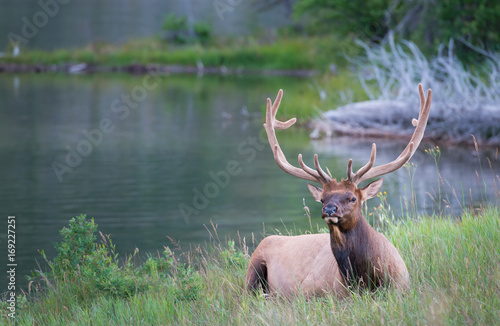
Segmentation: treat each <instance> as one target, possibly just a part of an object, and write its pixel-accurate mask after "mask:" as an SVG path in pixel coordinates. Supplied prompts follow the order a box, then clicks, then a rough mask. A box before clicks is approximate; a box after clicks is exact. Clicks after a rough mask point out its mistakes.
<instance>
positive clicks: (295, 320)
mask: <svg viewBox="0 0 500 326" xmlns="http://www.w3.org/2000/svg"><path fill="white" fill-rule="evenodd" d="M499 215H500V210H499V209H498V208H485V209H482V210H480V211H476V212H473V213H471V212H468V213H464V214H463V216H461V218H460V219H458V220H450V219H439V218H436V217H430V216H427V217H421V218H419V219H418V220H415V221H410V220H409V221H406V222H403V223H401V224H398V225H394V226H390V227H389V229H388V230H387V231H385V233H386V234H387V235H388V238H389V239H390V240H391V241H392V242H393V243H394V244H395V245H396V247H397V248H398V249H399V251H400V253H401V255H402V257H403V259H404V260H405V262H406V264H407V266H408V270H409V271H410V275H411V282H412V288H411V290H410V291H409V293H407V294H406V295H405V296H399V295H398V294H397V293H395V292H394V291H391V290H380V291H379V292H377V293H359V292H357V291H355V292H354V293H353V294H352V296H351V297H350V298H348V299H345V300H339V299H337V298H335V297H334V296H332V295H326V296H324V297H321V298H314V299H310V300H306V299H305V298H303V297H297V298H295V299H294V300H292V301H288V300H284V299H281V298H264V297H262V296H253V295H249V294H247V293H246V292H245V291H244V287H243V285H244V283H243V279H244V275H245V270H246V264H247V263H248V256H247V254H246V252H244V251H245V249H243V251H242V250H238V249H235V248H234V243H231V242H230V243H228V244H220V243H214V244H213V246H211V247H210V248H198V249H197V250H195V251H194V252H191V253H189V254H187V253H184V254H185V255H186V256H188V257H189V258H188V261H189V264H186V265H184V264H182V263H178V262H177V259H176V258H175V254H174V253H172V252H171V251H170V250H168V249H167V250H165V252H164V253H162V254H157V255H154V256H151V257H149V258H148V259H147V260H145V261H144V260H143V262H142V263H137V262H135V263H134V261H136V260H137V258H136V257H133V256H131V257H129V258H128V259H126V260H125V261H124V262H123V261H121V262H118V261H115V257H114V248H113V245H112V243H111V242H110V240H109V239H106V238H105V237H103V238H102V239H101V236H99V238H100V241H97V240H96V237H95V236H94V237H93V239H92V242H94V243H95V242H101V244H99V245H95V244H94V245H92V246H90V247H88V248H87V249H92V251H89V252H88V253H86V254H85V255H83V256H82V257H85V258H84V259H83V260H82V261H79V264H78V267H77V268H76V269H72V265H71V264H72V263H75V262H71V261H70V260H71V259H69V257H77V256H78V253H77V254H75V253H74V252H73V253H71V254H70V251H71V250H70V249H71V248H75V247H76V248H79V247H80V246H81V247H82V248H83V247H84V246H85V241H84V242H78V243H73V246H72V247H67V246H65V245H64V243H66V242H67V241H70V242H71V241H75V239H80V240H77V241H81V239H85V238H86V239H89V238H88V235H89V234H90V233H88V232H87V233H85V232H83V233H80V235H79V236H78V237H74V235H75V234H77V233H71V232H69V231H68V232H69V233H68V232H67V233H66V237H65V235H63V240H64V241H63V242H62V243H61V244H59V245H58V246H59V247H58V252H59V254H58V257H56V258H55V259H54V260H53V261H51V265H52V271H51V272H50V273H47V274H44V275H43V276H42V279H39V280H38V281H37V282H38V283H39V285H36V283H32V284H31V288H30V293H27V294H26V295H25V296H21V297H19V298H18V310H17V312H16V313H17V320H16V321H17V323H18V324H19V325H33V324H35V325H90V324H92V325H125V324H127V325H132V324H140V325H147V324H150V325H168V324H193V323H194V324H214V325H220V324H231V325H232V324H241V325H250V324H252V325H254V324H271V325H275V324H287V325H295V324H300V325H304V324H332V323H334V324H337V323H338V324H370V325H373V324H380V325H382V324H384V325H385V324H411V325H416V324H431V325H436V324H439V325H441V324H498V322H499V320H500V233H499V232H498V230H499V229H500V222H499ZM73 221H75V220H73ZM77 221H78V218H77ZM80 221H81V218H80ZM86 221H87V222H84V223H87V224H81V225H82V226H81V227H76V229H77V230H80V231H82V230H85V229H86V228H87V227H91V225H93V223H90V222H88V220H86ZM85 225H86V226H85ZM71 229H73V230H75V223H74V222H73V226H72V227H70V228H69V229H66V230H71ZM87 229H88V228H87ZM88 230H90V229H88ZM94 231H95V230H94ZM91 233H93V231H92V232H91ZM84 234H86V236H85V235H84ZM68 239H69V240H68ZM71 239H72V240H71ZM87 244H88V243H87ZM94 246H95V247H94ZM65 255H66V256H65ZM5 311H6V310H5V307H4V309H3V311H2V319H3V322H8V321H9V319H8V318H7V317H6V313H5Z"/></svg>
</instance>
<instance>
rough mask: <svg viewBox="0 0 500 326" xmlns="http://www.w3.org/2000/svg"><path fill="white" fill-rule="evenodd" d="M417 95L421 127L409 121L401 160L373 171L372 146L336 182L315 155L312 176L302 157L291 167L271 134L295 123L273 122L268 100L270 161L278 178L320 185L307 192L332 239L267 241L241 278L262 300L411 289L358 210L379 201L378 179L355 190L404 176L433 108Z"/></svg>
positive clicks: (397, 260) (391, 251)
mask: <svg viewBox="0 0 500 326" xmlns="http://www.w3.org/2000/svg"><path fill="white" fill-rule="evenodd" d="M418 91H419V95H420V112H419V116H418V120H417V119H413V120H412V124H413V126H414V127H415V131H414V133H413V135H412V137H411V139H410V141H409V143H408V145H407V146H406V148H405V149H404V150H403V152H402V153H401V154H400V155H399V156H398V158H396V159H395V160H394V161H392V162H390V163H386V164H383V165H380V166H377V167H373V164H374V162H375V156H376V145H375V144H373V145H372V151H371V155H370V160H369V161H368V163H367V164H366V165H364V166H363V167H361V168H360V169H359V170H358V171H357V172H355V173H354V172H353V171H352V159H351V160H349V163H348V164H347V179H342V180H341V181H340V182H337V180H336V179H332V177H330V175H329V174H327V173H325V172H324V171H323V169H322V168H321V166H320V164H319V160H318V156H317V155H316V154H315V155H314V166H315V169H312V168H310V167H308V166H307V165H305V164H304V162H303V160H302V155H301V154H299V157H298V161H299V165H300V167H301V168H297V167H294V166H293V165H291V164H290V163H288V161H287V159H286V158H285V155H284V154H283V151H282V150H281V148H280V146H279V143H278V140H277V138H276V133H275V129H287V128H289V127H290V126H292V125H293V124H294V123H295V121H296V119H295V118H293V119H290V120H288V121H286V122H282V121H278V120H276V112H277V111H278V107H279V105H280V102H281V98H282V96H283V91H282V90H280V91H279V92H278V96H277V97H276V100H275V101H274V103H271V100H270V99H267V110H266V123H265V124H264V128H265V130H266V133H267V137H268V140H269V144H270V146H271V149H272V150H273V154H274V159H275V161H276V163H277V164H278V166H279V167H280V168H281V169H282V170H283V171H285V172H287V173H289V174H291V175H292V176H295V177H298V178H300V179H305V180H308V181H312V182H315V183H318V184H320V185H321V187H322V188H319V187H316V186H314V185H312V184H308V187H309V190H310V192H311V194H312V196H313V198H314V199H315V200H316V201H318V202H321V203H322V206H323V207H322V215H321V216H322V218H323V219H324V220H325V222H326V223H327V225H328V228H329V230H330V234H329V235H328V234H309V235H300V236H269V237H267V238H265V239H264V240H262V241H261V243H260V244H259V245H258V246H257V248H256V249H255V251H254V253H253V254H252V257H251V258H250V264H249V266H248V270H247V273H246V277H245V281H246V286H247V289H248V290H250V291H255V290H257V289H258V287H259V286H262V289H263V291H264V292H265V293H268V294H281V295H285V296H288V295H293V294H297V293H300V292H302V293H303V294H304V295H306V296H310V295H315V294H321V293H323V292H325V291H333V292H334V293H335V294H336V295H337V296H338V297H344V296H345V295H346V294H347V290H346V288H347V286H349V285H351V284H352V282H353V281H355V282H359V283H358V284H359V285H360V286H362V287H365V288H370V289H373V288H377V287H379V286H383V285H389V284H392V285H393V286H394V287H395V288H397V289H398V290H401V291H404V290H406V289H407V288H408V286H409V275H408V270H407V268H406V265H405V263H404V261H403V259H402V258H401V256H400V254H399V252H398V250H397V249H396V248H395V247H394V245H393V244H392V243H391V242H389V240H387V238H386V237H385V236H384V235H383V234H381V233H379V232H377V231H375V230H374V229H373V228H372V227H371V226H370V225H369V224H368V222H367V221H366V220H365V218H364V217H363V214H362V212H361V207H362V203H363V202H364V201H366V200H368V199H370V198H373V197H374V196H376V194H377V193H378V191H379V190H380V187H381V186H382V183H383V179H382V178H380V179H378V180H375V181H373V182H371V183H370V184H368V185H366V186H364V187H361V188H358V185H359V184H360V183H361V182H363V181H366V180H369V179H372V178H376V177H380V176H382V175H385V174H388V173H390V172H393V171H395V170H397V169H399V168H401V167H402V166H403V165H404V164H405V163H406V162H408V161H409V160H410V158H411V157H412V156H413V154H414V153H415V151H416V149H417V148H418V146H419V144H420V142H421V140H422V138H423V135H424V131H425V127H426V125H427V119H428V117H429V111H430V106H431V100H432V91H431V90H430V89H429V91H428V93H427V99H426V98H425V95H424V91H423V89H422V85H421V84H419V85H418ZM332 253H333V254H332Z"/></svg>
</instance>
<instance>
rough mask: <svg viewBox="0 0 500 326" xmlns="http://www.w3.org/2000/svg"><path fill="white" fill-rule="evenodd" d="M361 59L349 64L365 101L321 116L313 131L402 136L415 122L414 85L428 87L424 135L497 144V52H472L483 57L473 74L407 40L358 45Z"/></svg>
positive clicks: (390, 38)
mask: <svg viewBox="0 0 500 326" xmlns="http://www.w3.org/2000/svg"><path fill="white" fill-rule="evenodd" d="M359 44H360V45H361V46H362V47H363V48H364V49H365V51H366V57H365V58H363V59H357V60H353V63H354V64H356V65H357V69H358V72H359V78H360V82H361V85H362V86H363V87H364V89H365V91H366V94H367V95H368V97H369V98H370V101H367V102H360V103H354V104H349V105H346V106H344V107H341V108H338V109H337V110H335V111H329V112H326V113H325V114H324V117H325V119H324V120H323V121H321V122H316V126H315V128H317V130H316V132H313V134H315V135H317V134H318V130H319V129H322V130H324V131H325V132H326V133H327V134H328V133H332V132H334V133H338V134H344V135H356V136H372V137H373V136H378V137H395V138H397V137H403V136H406V135H407V130H408V125H407V123H408V122H407V121H409V120H408V119H409V118H416V116H415V115H416V112H418V110H417V108H418V98H417V97H416V96H415V94H414V92H415V87H416V85H417V84H418V83H422V85H423V86H424V88H432V90H433V93H434V98H433V100H432V107H433V108H432V112H431V115H430V117H429V124H428V126H427V130H426V133H425V136H426V137H427V138H432V139H435V140H439V141H443V142H448V143H454V144H460V143H472V141H473V140H472V137H471V134H473V135H474V136H475V137H476V139H477V140H478V142H479V143H481V144H482V145H493V146H496V145H499V144H500V53H493V52H488V51H484V50H481V49H474V50H476V51H477V52H478V53H479V54H481V55H483V56H484V62H483V64H482V66H481V70H480V71H479V72H472V71H471V70H470V69H468V68H467V67H466V66H464V65H463V64H462V63H461V62H460V60H458V59H457V58H456V56H454V54H453V42H452V41H450V43H449V44H448V51H445V47H444V46H442V47H441V48H440V51H439V52H438V54H437V56H436V57H435V58H432V59H430V60H428V59H426V58H425V56H424V55H423V54H422V53H421V52H420V50H419V49H418V47H417V46H416V45H415V44H414V43H412V42H406V41H403V42H402V45H399V44H396V43H395V42H394V38H393V35H392V34H391V33H389V35H388V37H387V40H386V43H385V44H382V45H379V46H370V45H367V44H365V43H362V42H359Z"/></svg>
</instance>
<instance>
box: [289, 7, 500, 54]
mask: <svg viewBox="0 0 500 326" xmlns="http://www.w3.org/2000/svg"><path fill="white" fill-rule="evenodd" d="M295 15H296V16H297V17H303V18H305V19H306V20H307V21H308V23H309V24H308V27H309V31H310V32H313V33H334V34H336V35H338V36H339V37H340V38H345V37H348V38H349V37H350V38H358V39H361V40H363V41H375V42H377V41H379V40H381V39H383V38H384V37H385V36H386V35H387V32H388V31H389V30H393V31H395V32H396V34H397V35H398V36H399V37H401V38H403V39H409V40H412V41H414V42H415V43H417V44H418V45H419V46H420V47H422V48H424V49H427V50H426V51H425V52H431V51H432V52H435V51H436V50H437V49H438V48H439V46H440V45H441V44H442V43H447V42H448V40H449V39H450V38H453V39H455V40H464V41H466V42H469V43H470V44H472V45H474V46H479V47H485V48H488V49H491V50H494V51H498V50H500V2H498V1H491V0H480V1H476V0H442V1H432V2H430V1H427V0H414V1H391V0H370V1H362V0H353V1H342V0H300V1H299V2H298V3H297V4H296V6H295ZM455 50H456V51H457V54H458V55H459V56H460V57H461V58H464V57H467V56H468V55H469V56H470V55H472V54H473V51H472V50H471V49H470V48H469V47H468V46H467V45H465V44H464V43H460V44H459V45H457V47H456V49H455Z"/></svg>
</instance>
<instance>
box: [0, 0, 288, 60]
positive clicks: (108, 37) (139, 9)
mask: <svg viewBox="0 0 500 326" xmlns="http://www.w3.org/2000/svg"><path fill="white" fill-rule="evenodd" d="M58 2H61V3H63V2H65V1H62V0H57V2H56V0H54V1H51V0H43V1H42V3H58ZM216 3H217V1H214V0H174V1H172V0H169V1H162V0H141V1H139V0H107V1H99V0H87V1H81V0H70V1H67V3H66V4H60V5H58V6H57V7H56V6H49V7H48V9H47V10H44V9H43V8H42V7H40V5H39V4H38V1H30V0H16V1H9V0H0V35H1V36H2V37H0V52H3V51H6V50H7V46H8V44H9V38H8V37H7V36H8V35H9V33H13V34H16V35H18V36H20V37H23V38H24V41H25V42H23V44H22V45H23V46H24V47H26V48H37V49H45V50H53V49H58V48H75V47H84V46H87V45H89V44H91V43H95V42H110V43H115V44H119V43H122V42H125V41H128V40H130V39H131V38H140V37H153V36H158V35H161V29H162V24H163V20H164V18H165V16H167V15H168V14H171V13H173V14H176V15H179V16H186V17H187V18H188V23H189V24H191V25H192V24H193V23H195V22H205V23H207V24H209V25H210V26H211V27H212V31H213V34H215V35H219V36H235V35H245V34H250V33H254V32H258V31H259V30H260V31H262V30H268V29H273V28H276V27H280V26H285V25H287V24H289V23H290V19H289V18H288V15H287V14H286V9H285V6H283V5H282V4H279V5H278V6H275V7H271V8H266V9H264V10H260V9H262V8H260V7H259V6H256V5H255V4H252V3H249V2H247V1H240V3H239V4H238V1H234V2H233V3H235V5H234V6H229V7H226V8H225V9H217V8H216V6H215V4H216ZM49 14H50V15H49ZM26 21H27V22H26ZM30 25H31V27H30ZM268 33H269V32H266V34H268ZM11 35H12V34H11ZM12 38H14V37H12Z"/></svg>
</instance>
